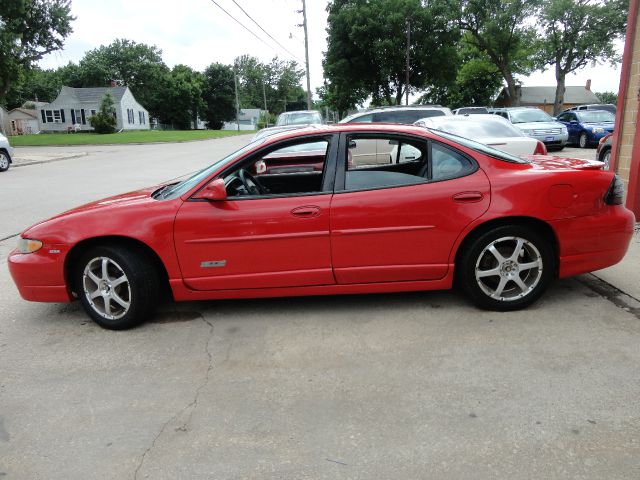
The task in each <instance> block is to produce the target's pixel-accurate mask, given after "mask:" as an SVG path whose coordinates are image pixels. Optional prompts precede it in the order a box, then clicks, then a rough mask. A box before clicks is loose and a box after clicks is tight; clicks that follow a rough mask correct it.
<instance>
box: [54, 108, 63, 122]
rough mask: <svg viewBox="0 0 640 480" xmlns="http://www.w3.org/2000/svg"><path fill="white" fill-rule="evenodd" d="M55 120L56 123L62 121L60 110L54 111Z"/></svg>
mask: <svg viewBox="0 0 640 480" xmlns="http://www.w3.org/2000/svg"><path fill="white" fill-rule="evenodd" d="M53 121H54V122H56V123H62V117H61V116H60V110H54V111H53Z"/></svg>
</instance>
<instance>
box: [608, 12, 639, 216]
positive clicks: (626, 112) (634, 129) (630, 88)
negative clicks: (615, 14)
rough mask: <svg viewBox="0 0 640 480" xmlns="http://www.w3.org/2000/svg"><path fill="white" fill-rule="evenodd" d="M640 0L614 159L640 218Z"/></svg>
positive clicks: (626, 60) (631, 20)
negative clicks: (639, 110)
mask: <svg viewBox="0 0 640 480" xmlns="http://www.w3.org/2000/svg"><path fill="white" fill-rule="evenodd" d="M639 5H640V0H630V1H629V15H628V19H627V34H626V40H625V45H624V54H623V60H622V75H621V77H620V88H619V89H618V112H617V114H616V125H617V128H616V131H615V133H614V138H613V149H612V151H611V162H612V165H613V168H614V169H615V171H616V172H617V173H618V174H619V175H620V177H622V179H623V180H624V181H625V186H626V192H627V199H626V204H627V207H628V208H629V209H631V210H633V212H634V213H635V214H636V219H637V220H640V121H639V120H640V117H639V116H638V105H639V104H640V26H639V25H638V14H639V13H640V11H639V8H638V7H639Z"/></svg>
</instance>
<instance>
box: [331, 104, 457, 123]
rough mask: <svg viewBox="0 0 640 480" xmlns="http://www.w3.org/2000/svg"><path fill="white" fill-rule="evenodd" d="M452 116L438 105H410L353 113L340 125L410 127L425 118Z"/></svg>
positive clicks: (446, 109)
mask: <svg viewBox="0 0 640 480" xmlns="http://www.w3.org/2000/svg"><path fill="white" fill-rule="evenodd" d="M444 115H453V114H452V113H451V110H449V109H448V108H447V107H442V106H440V105H411V106H408V107H407V106H398V107H380V108H374V109H371V110H366V111H364V112H358V113H354V114H353V115H349V116H348V117H346V118H343V119H342V120H340V123H398V124H406V125H411V124H413V123H414V122H416V121H418V120H420V119H421V118H425V117H438V116H444Z"/></svg>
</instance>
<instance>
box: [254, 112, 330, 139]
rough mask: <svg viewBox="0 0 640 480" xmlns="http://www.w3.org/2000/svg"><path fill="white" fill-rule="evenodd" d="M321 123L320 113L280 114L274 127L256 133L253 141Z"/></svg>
mask: <svg viewBox="0 0 640 480" xmlns="http://www.w3.org/2000/svg"><path fill="white" fill-rule="evenodd" d="M322 123H323V121H322V115H320V112H318V111H316V110H295V111H291V112H282V113H281V114H280V115H278V119H277V120H276V124H275V126H273V127H267V128H263V129H262V130H259V131H258V133H256V134H255V135H254V137H253V140H258V139H259V138H263V137H268V136H270V135H274V134H276V133H281V132H286V131H287V130H295V129H297V128H303V127H308V126H309V125H319V124H322Z"/></svg>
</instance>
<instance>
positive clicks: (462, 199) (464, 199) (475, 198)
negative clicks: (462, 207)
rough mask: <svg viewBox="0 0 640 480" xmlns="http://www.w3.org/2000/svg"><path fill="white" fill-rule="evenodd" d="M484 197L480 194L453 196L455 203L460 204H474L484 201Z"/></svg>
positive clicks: (461, 193)
mask: <svg viewBox="0 0 640 480" xmlns="http://www.w3.org/2000/svg"><path fill="white" fill-rule="evenodd" d="M483 197H484V195H482V193H480V192H460V193H456V194H455V195H454V196H453V201H454V202H458V203H473V202H479V201H480V200H482V198H483Z"/></svg>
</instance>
